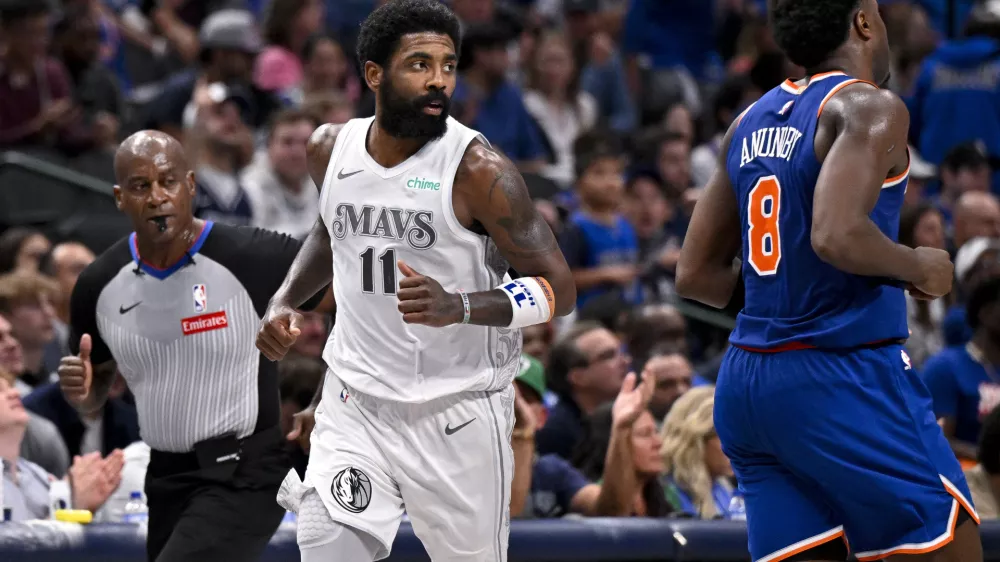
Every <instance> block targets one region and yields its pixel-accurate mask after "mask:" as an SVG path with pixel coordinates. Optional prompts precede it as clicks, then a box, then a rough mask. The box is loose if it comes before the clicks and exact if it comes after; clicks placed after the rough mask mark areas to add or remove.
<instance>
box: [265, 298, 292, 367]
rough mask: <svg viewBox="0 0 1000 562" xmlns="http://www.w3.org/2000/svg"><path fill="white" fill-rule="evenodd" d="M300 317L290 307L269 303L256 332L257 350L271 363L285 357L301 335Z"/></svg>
mask: <svg viewBox="0 0 1000 562" xmlns="http://www.w3.org/2000/svg"><path fill="white" fill-rule="evenodd" d="M301 325H302V315H301V314H300V313H299V312H298V311H297V310H295V309H294V308H292V307H290V306H286V305H283V304H274V303H271V304H269V305H268V306H267V312H266V313H264V320H262V321H261V323H260V330H259V331H258V332H257V349H259V350H260V352H261V353H263V354H264V357H267V358H268V359H270V360H271V361H278V360H280V359H282V358H284V357H285V354H286V353H288V350H289V349H291V348H292V345H293V344H294V343H295V340H297V339H298V338H299V334H300V333H301V328H300V326H301Z"/></svg>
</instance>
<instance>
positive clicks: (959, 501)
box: [858, 478, 979, 562]
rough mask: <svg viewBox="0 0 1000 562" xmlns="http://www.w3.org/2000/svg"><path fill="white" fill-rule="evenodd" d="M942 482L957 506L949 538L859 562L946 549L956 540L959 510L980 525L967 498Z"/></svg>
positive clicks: (866, 558) (866, 557)
mask: <svg viewBox="0 0 1000 562" xmlns="http://www.w3.org/2000/svg"><path fill="white" fill-rule="evenodd" d="M942 482H943V483H944V489H945V490H946V491H947V492H948V494H949V495H951V497H952V498H953V499H954V501H955V504H956V505H955V506H954V508H955V509H953V510H952V514H951V516H950V520H949V521H948V536H947V537H946V538H945V539H944V540H942V541H941V542H939V543H937V544H932V545H930V546H925V547H923V548H906V547H899V548H893V549H891V550H887V551H885V552H881V553H879V554H874V555H872V556H864V557H862V556H858V561H859V562H871V561H873V560H884V559H886V558H888V557H890V556H895V555H897V554H926V553H928V552H934V551H935V550H938V549H941V548H944V547H945V546H946V545H948V544H949V543H951V541H953V540H955V529H956V528H957V527H958V515H959V514H958V510H959V509H964V510H965V511H966V513H968V514H969V517H971V518H972V520H973V521H975V522H976V525H979V514H978V513H976V510H975V509H972V506H971V505H969V504H968V503H967V502H966V501H965V498H963V497H962V495H961V494H959V493H958V490H953V489H952V487H951V486H950V485H949V483H948V482H946V481H944V479H943V478H942Z"/></svg>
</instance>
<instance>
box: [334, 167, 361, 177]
mask: <svg viewBox="0 0 1000 562" xmlns="http://www.w3.org/2000/svg"><path fill="white" fill-rule="evenodd" d="M363 171H364V170H355V171H353V172H349V173H346V174H345V173H344V169H343V168H341V169H340V171H339V172H337V179H338V180H342V179H344V178H349V177H351V176H353V175H355V174H360V173H361V172H363Z"/></svg>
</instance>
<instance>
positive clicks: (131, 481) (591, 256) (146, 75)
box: [0, 0, 1000, 520]
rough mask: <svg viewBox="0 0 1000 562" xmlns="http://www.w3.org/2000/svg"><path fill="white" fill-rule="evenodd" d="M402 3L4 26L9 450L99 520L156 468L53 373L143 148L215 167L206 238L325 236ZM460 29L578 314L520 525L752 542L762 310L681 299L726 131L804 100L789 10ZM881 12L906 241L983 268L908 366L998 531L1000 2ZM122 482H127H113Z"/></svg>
mask: <svg viewBox="0 0 1000 562" xmlns="http://www.w3.org/2000/svg"><path fill="white" fill-rule="evenodd" d="M376 4H378V2H375V1H374V0H158V1H157V0H63V1H62V2H61V3H52V4H47V3H46V2H43V0H0V150H2V151H3V154H2V156H0V230H2V233H0V375H2V377H0V379H2V380H4V381H6V382H0V391H2V392H3V393H4V396H5V397H7V398H9V399H3V400H0V446H2V447H5V448H3V449H2V450H9V449H10V448H11V447H19V450H20V455H21V457H22V458H24V459H27V460H29V461H31V462H33V463H35V464H37V465H38V466H40V467H41V468H43V469H44V470H45V471H46V472H48V473H50V474H52V475H54V476H56V477H57V478H62V477H64V476H67V475H68V477H69V481H70V484H71V485H72V488H73V490H74V493H76V492H75V491H76V490H82V489H83V488H84V487H85V486H90V487H91V488H94V489H99V490H101V492H100V493H93V494H91V496H93V497H88V498H81V499H80V502H81V503H82V504H86V505H90V506H93V507H94V509H97V510H98V513H99V519H100V518H101V517H104V518H106V519H109V520H116V519H117V518H119V517H120V513H121V506H122V505H124V502H125V501H126V500H127V498H128V494H129V492H130V491H133V490H135V489H141V482H142V474H143V473H144V470H145V464H144V463H145V462H147V460H148V448H146V447H145V446H144V445H143V444H142V443H141V441H139V439H140V437H139V431H138V426H137V420H136V413H135V409H134V407H133V406H132V404H131V399H130V395H129V392H128V389H127V388H126V387H125V385H124V384H123V383H120V384H118V385H117V386H116V389H115V391H114V394H113V396H114V398H113V399H112V400H111V401H110V402H109V403H108V405H107V406H106V407H105V408H104V410H103V411H102V412H100V413H99V414H97V415H95V416H94V417H93V418H92V419H82V418H81V417H80V416H79V415H78V414H77V413H76V411H75V410H74V409H73V408H72V407H70V405H69V404H68V403H66V401H65V400H64V399H63V398H62V396H61V394H60V392H59V389H58V386H57V385H56V384H55V383H54V382H53V372H54V370H55V368H56V366H57V364H58V361H59V358H60V357H61V356H62V355H64V354H66V353H67V342H66V337H67V329H66V324H67V319H68V313H69V311H68V300H69V295H70V292H71V291H72V288H73V285H74V282H75V279H76V277H77V276H78V275H79V273H80V272H81V271H82V269H83V268H85V267H86V266H87V264H88V263H89V262H90V261H92V260H93V259H94V254H95V253H99V252H101V251H102V250H103V249H104V248H106V247H107V246H108V245H109V244H110V243H111V242H112V241H113V240H114V239H115V238H116V237H118V236H121V235H123V234H125V233H127V231H128V227H127V225H125V224H123V223H122V222H121V220H120V219H118V218H116V214H115V211H114V207H113V204H112V200H111V198H110V186H111V183H112V182H113V174H112V169H111V161H112V154H113V150H114V148H115V145H116V142H118V141H120V140H121V139H122V138H124V136H125V135H127V134H129V133H130V132H133V131H136V130H139V129H145V128H155V129H160V130H163V131H167V132H169V133H171V134H173V135H175V136H177V137H178V138H179V139H182V141H183V143H184V144H185V146H187V147H188V154H189V157H190V160H191V163H192V166H193V168H194V170H195V172H196V177H197V181H198V190H199V196H198V200H197V214H198V215H199V216H201V217H203V218H207V219H212V220H215V221H220V222H226V223H232V224H249V225H256V226H260V227H263V228H268V229H274V230H278V231H282V232H286V233H289V234H291V235H293V236H304V235H305V233H306V232H307V231H308V229H309V228H310V226H311V225H312V224H313V222H314V220H315V219H316V217H317V214H318V209H317V205H318V192H317V190H316V189H315V187H314V186H313V184H312V181H311V180H310V179H309V176H308V172H307V168H306V156H305V146H306V142H307V140H308V138H309V135H310V134H311V132H312V131H313V129H314V128H315V127H316V126H317V125H318V124H319V123H325V122H334V123H341V122H345V121H347V120H348V119H351V118H354V117H362V116H369V115H371V114H372V113H373V111H374V98H373V95H372V93H371V92H370V91H368V89H367V87H366V85H365V84H364V82H363V81H362V80H361V79H360V75H359V65H358V62H357V60H356V58H355V56H354V55H353V53H354V44H355V40H356V35H357V31H358V27H359V24H360V22H361V21H362V20H363V19H364V18H365V16H366V15H367V14H368V13H369V12H370V11H371V10H372V9H373V8H374V7H375V5H376ZM449 4H450V5H451V7H452V9H453V10H454V11H455V12H456V14H457V15H458V16H459V18H460V19H461V21H462V23H463V28H464V29H463V30H464V41H463V46H462V51H461V60H460V66H459V70H460V79H459V84H458V87H457V89H456V91H455V93H454V97H453V103H452V106H451V114H452V115H453V116H454V117H455V118H456V119H458V120H459V121H461V122H463V123H465V124H466V125H469V126H471V127H473V128H475V129H478V130H479V131H481V132H482V133H484V134H485V135H486V137H487V138H488V139H489V140H490V142H491V143H492V144H493V145H494V146H495V147H497V148H499V149H500V150H502V151H503V152H504V153H506V154H507V155H508V156H509V157H510V159H511V160H512V161H514V162H515V163H516V164H517V165H518V167H519V168H520V169H521V171H522V173H523V174H524V176H525V178H526V182H527V184H528V186H529V189H530V190H531V192H532V196H533V197H534V199H535V202H536V205H537V208H538V209H539V211H540V212H541V213H542V214H543V215H544V216H545V218H546V219H547V221H548V222H549V223H550V224H551V226H552V228H553V230H554V231H555V232H556V233H557V235H558V236H559V239H560V242H561V245H562V247H563V251H564V253H565V254H566V257H567V259H568V261H569V263H570V266H571V267H572V269H573V272H574V276H575V278H576V281H577V284H578V292H579V300H578V303H577V304H578V306H577V312H576V313H574V315H573V316H572V317H570V318H567V319H561V320H565V321H560V322H556V323H553V324H551V325H542V326H534V327H531V328H528V329H526V330H524V352H525V357H524V360H523V362H522V371H521V375H520V376H519V377H518V380H517V387H518V400H517V408H516V413H517V429H516V431H515V433H514V443H513V446H514V449H515V455H516V470H515V482H514V492H513V494H512V498H513V499H512V507H511V510H512V511H511V513H512V516H515V517H529V518H549V517H561V516H567V515H572V514H576V515H577V516H592V515H594V516H596V515H604V516H649V517H690V518H700V519H719V518H739V517H740V516H741V514H740V513H739V510H738V508H734V507H733V506H738V503H737V502H733V501H732V497H733V495H734V493H735V490H734V482H733V475H732V470H731V468H730V467H729V463H728V461H727V459H726V458H725V455H724V454H723V453H722V449H721V446H720V444H719V440H718V438H717V437H716V436H715V432H714V430H713V425H712V414H713V387H712V384H713V381H714V380H715V378H716V372H717V369H718V364H719V361H720V357H721V354H722V353H723V352H724V351H725V349H726V338H727V336H728V332H729V329H730V328H731V326H732V319H733V317H734V315H735V313H736V312H737V311H738V310H739V308H740V304H739V302H738V299H737V301H736V302H734V303H733V305H732V306H731V307H730V308H729V309H728V310H727V311H723V312H719V311H712V310H708V309H705V308H703V307H700V306H698V305H695V304H693V303H690V302H685V301H683V300H680V299H678V298H677V296H676V295H675V294H674V291H673V275H674V267H675V264H676V263H677V258H678V255H679V249H680V246H681V243H682V241H683V238H684V234H685V230H686V227H687V223H688V219H689V217H690V214H691V211H692V208H693V206H694V204H695V203H696V201H697V200H698V196H699V193H700V188H701V186H702V185H704V184H705V182H706V181H707V180H708V178H709V176H710V175H711V174H712V172H713V169H714V166H715V161H716V155H717V154H718V152H719V149H720V147H719V144H720V141H721V139H722V137H723V134H724V132H725V131H726V129H727V127H728V126H729V124H730V123H731V122H732V120H733V119H734V117H735V116H737V115H738V114H739V113H740V112H741V111H742V110H743V109H745V108H746V107H747V106H749V104H751V103H753V102H754V101H755V100H756V99H757V98H758V97H759V96H761V95H762V94H763V93H764V92H767V91H768V90H769V89H771V88H773V87H775V86H777V85H779V84H780V83H781V82H782V81H783V80H785V79H786V78H788V77H793V78H795V77H801V76H802V74H803V72H802V69H800V68H796V67H794V66H793V65H792V64H790V63H789V62H788V61H787V60H786V59H785V57H784V56H783V55H782V54H781V52H780V51H779V50H778V49H777V47H776V45H775V43H774V41H773V39H772V37H771V33H770V32H769V29H768V23H767V17H766V5H765V2H764V1H763V0H506V1H505V0H450V2H449ZM880 6H881V9H882V15H883V17H884V19H885V21H886V24H887V27H888V30H889V38H890V43H891V46H892V49H893V57H894V58H893V73H892V78H891V81H890V83H889V84H886V85H884V86H885V87H888V88H891V89H892V90H893V91H895V92H896V93H898V94H899V95H900V96H901V97H903V99H905V100H906V102H907V105H908V106H909V109H910V120H911V129H910V133H911V136H910V139H911V146H910V158H911V168H910V182H909V187H908V191H907V194H906V203H905V209H904V211H903V219H902V224H901V226H900V239H901V242H903V243H905V244H908V245H911V246H934V247H938V248H946V249H948V250H949V251H951V252H952V253H953V255H954V260H955V264H956V269H955V272H956V284H955V290H954V291H953V293H952V294H951V295H949V296H948V297H946V298H943V299H939V300H937V301H934V302H930V303H928V302H916V301H911V302H910V303H909V304H910V309H909V312H910V327H911V330H912V336H911V338H910V340H909V342H908V343H907V350H908V352H909V356H910V358H911V360H912V364H913V368H914V369H915V370H916V371H917V372H918V373H919V374H920V376H922V377H924V379H925V381H926V382H927V385H928V387H929V388H930V390H931V392H932V394H933V398H934V407H935V410H936V414H937V416H938V417H939V419H940V423H941V424H942V427H943V428H944V431H945V433H946V435H947V436H948V437H949V438H950V439H951V440H952V443H953V446H954V449H955V452H956V455H958V456H959V457H960V458H961V459H962V460H963V462H964V463H965V464H966V466H967V467H968V475H969V478H970V485H971V486H972V489H973V492H974V501H975V503H976V506H977V507H978V508H979V510H980V514H981V515H982V516H983V517H986V518H991V517H993V518H995V517H998V516H1000V514H998V509H997V505H998V498H1000V414H994V415H992V416H990V413H991V412H992V411H993V410H994V408H995V406H997V405H998V404H1000V203H998V200H997V194H998V193H1000V173H998V171H1000V170H998V168H997V163H998V160H997V158H998V157H1000V2H997V1H986V2H977V1H975V0H909V1H907V0H898V1H884V2H880ZM984 287H985V289H984ZM970 296H975V298H970ZM307 319H308V321H307V323H306V325H305V326H304V327H303V329H302V335H301V336H300V337H299V340H298V342H297V343H296V345H295V356H294V357H290V358H287V359H285V360H284V361H282V364H281V377H282V378H281V394H282V401H283V403H282V408H283V414H284V417H283V423H284V424H286V425H288V424H290V423H291V416H292V414H293V413H294V412H296V411H298V410H300V409H302V408H304V407H305V406H306V405H307V404H308V403H309V401H310V399H311V397H312V395H313V392H314V390H315V388H316V386H317V384H318V383H319V381H320V379H321V378H322V377H323V374H324V371H325V367H324V365H323V364H322V362H321V359H320V355H321V351H322V349H323V345H324V343H325V340H326V336H327V334H328V332H329V330H330V328H331V326H332V322H333V321H334V319H333V317H330V316H324V315H320V314H313V313H310V314H307ZM630 370H631V371H635V372H637V373H642V375H643V376H644V377H652V378H653V379H654V380H655V386H656V388H655V391H654V393H653V396H652V399H651V401H650V403H649V405H648V410H647V411H645V412H643V413H641V415H639V416H638V417H636V416H622V415H620V412H619V411H618V409H616V408H614V407H613V406H612V404H613V402H614V400H615V398H616V396H617V395H618V394H619V392H620V389H621V388H622V381H623V378H624V377H625V375H626V373H627V372H629V371H630ZM18 396H20V400H19V399H18ZM22 402H23V404H24V406H25V407H26V411H24V410H22V409H21V406H20V404H21V403H22ZM869 422H870V423H877V421H876V420H870V421H869ZM290 447H292V445H290ZM120 450H124V453H121V452H119V451H120ZM292 452H293V454H294V455H295V459H296V466H297V468H298V469H300V470H301V469H302V468H303V467H304V466H305V460H306V456H305V454H304V453H303V452H302V451H299V450H297V449H295V450H294V451H292ZM123 458H124V460H122V459H123ZM121 462H124V464H125V470H124V471H123V472H122V476H121V480H122V481H123V482H121V483H120V482H118V479H117V478H115V479H114V481H110V482H108V481H104V480H102V474H104V473H105V472H111V471H109V470H106V467H107V466H110V465H111V464H112V463H121ZM105 480H106V479H105ZM81 482H82V483H83V484H81ZM93 482H101V483H102V484H101V485H100V486H96V485H93V486H92V485H91V484H90V483H93ZM136 486H139V488H136ZM74 499H76V498H74ZM46 502H47V499H46ZM43 503H44V502H43Z"/></svg>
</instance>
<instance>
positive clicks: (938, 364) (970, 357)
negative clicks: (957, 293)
mask: <svg viewBox="0 0 1000 562" xmlns="http://www.w3.org/2000/svg"><path fill="white" fill-rule="evenodd" d="M966 310H967V315H966V318H967V320H968V324H969V326H970V327H971V328H972V339H971V340H970V341H969V342H968V343H967V344H965V345H964V346H957V347H951V348H948V349H945V350H944V351H942V352H941V353H939V354H938V355H935V356H934V357H932V358H930V359H929V360H928V361H927V364H926V365H925V367H924V373H923V377H924V381H925V382H926V384H927V387H928V389H929V390H930V392H931V396H932V398H933V399H934V414H935V415H936V416H938V418H939V419H940V421H941V427H942V429H943V430H944V434H945V437H947V438H948V440H949V441H950V442H951V444H952V449H954V451H955V454H956V455H958V456H959V458H961V459H963V460H965V461H973V460H975V459H976V458H978V451H977V450H976V442H977V440H978V438H979V432H980V430H981V428H982V420H983V419H984V418H985V417H986V416H987V414H989V413H990V412H991V411H993V409H994V408H995V407H996V406H997V405H1000V275H993V276H992V277H988V278H986V279H985V280H983V281H981V282H979V283H978V284H977V285H976V286H975V287H974V288H973V289H972V291H971V293H970V295H969V300H968V305H967V309H966Z"/></svg>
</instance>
